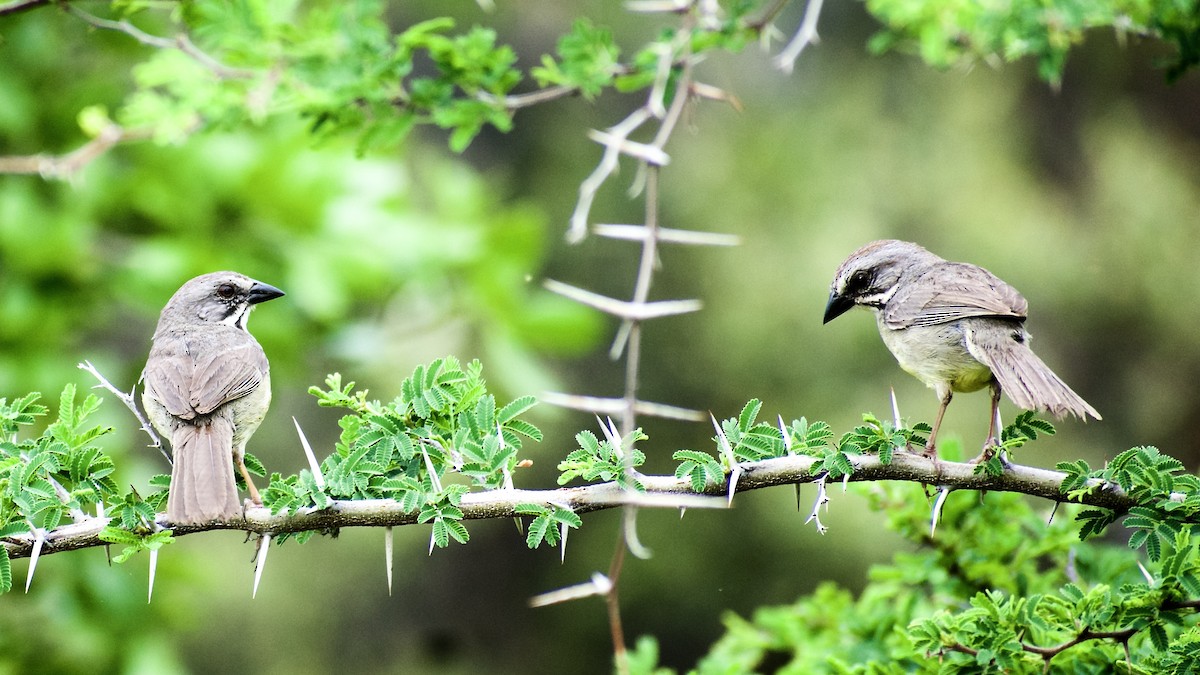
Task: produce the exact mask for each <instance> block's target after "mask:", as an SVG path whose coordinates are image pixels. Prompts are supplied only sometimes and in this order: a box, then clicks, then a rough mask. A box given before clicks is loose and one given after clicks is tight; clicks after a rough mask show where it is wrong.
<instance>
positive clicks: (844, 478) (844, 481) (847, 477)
mask: <svg viewBox="0 0 1200 675" xmlns="http://www.w3.org/2000/svg"><path fill="white" fill-rule="evenodd" d="M849 487H850V474H846V475H845V476H842V494H846V490H847V489H848V488H849Z"/></svg>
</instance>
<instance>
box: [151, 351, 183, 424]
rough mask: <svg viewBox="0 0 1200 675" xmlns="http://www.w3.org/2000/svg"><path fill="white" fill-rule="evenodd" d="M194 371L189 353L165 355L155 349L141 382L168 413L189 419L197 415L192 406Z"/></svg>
mask: <svg viewBox="0 0 1200 675" xmlns="http://www.w3.org/2000/svg"><path fill="white" fill-rule="evenodd" d="M156 352H158V353H156ZM192 370H193V361H192V359H191V358H190V357H189V356H188V355H187V354H164V353H161V352H159V350H157V349H155V350H151V352H150V358H149V359H148V360H147V361H146V369H145V370H143V371H142V379H143V380H144V381H145V387H146V389H148V390H149V391H150V393H151V395H152V396H153V397H154V399H156V400H157V401H158V402H159V403H161V404H162V405H163V407H164V408H166V409H167V412H169V413H171V414H172V415H174V416H175V417H179V418H182V419H185V420H190V419H192V418H193V417H195V416H196V411H195V410H193V409H192V404H191V398H192V397H191V391H190V385H191V381H192Z"/></svg>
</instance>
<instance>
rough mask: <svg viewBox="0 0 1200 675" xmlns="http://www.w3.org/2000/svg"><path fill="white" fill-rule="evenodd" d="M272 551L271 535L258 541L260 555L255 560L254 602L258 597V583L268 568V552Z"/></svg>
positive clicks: (252, 592) (252, 596)
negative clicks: (264, 570)
mask: <svg viewBox="0 0 1200 675" xmlns="http://www.w3.org/2000/svg"><path fill="white" fill-rule="evenodd" d="M270 549H271V535H270V534H264V535H263V536H261V537H259V539H258V555H256V556H255V557H254V558H255V559H254V590H253V591H251V592H250V599H251V600H253V599H254V598H255V597H256V596H257V595H258V582H259V581H261V580H262V573H263V568H264V567H266V566H267V551H269V550H270Z"/></svg>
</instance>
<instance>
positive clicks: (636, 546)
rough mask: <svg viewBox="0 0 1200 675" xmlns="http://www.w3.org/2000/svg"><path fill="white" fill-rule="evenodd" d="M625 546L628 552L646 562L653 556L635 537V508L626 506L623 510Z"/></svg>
mask: <svg viewBox="0 0 1200 675" xmlns="http://www.w3.org/2000/svg"><path fill="white" fill-rule="evenodd" d="M625 544H626V545H627V546H629V552H630V553H632V554H633V555H635V556H637V557H638V558H641V559H642V560H648V559H649V558H650V556H651V555H653V554H652V553H651V551H650V549H648V548H646V547H645V546H642V542H641V541H640V540H639V539H638V536H637V507H634V506H628V507H626V508H625Z"/></svg>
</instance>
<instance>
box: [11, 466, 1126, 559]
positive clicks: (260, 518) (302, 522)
mask: <svg viewBox="0 0 1200 675" xmlns="http://www.w3.org/2000/svg"><path fill="white" fill-rule="evenodd" d="M818 461H820V460H819V459H818V458H815V457H809V456H801V455H794V456H788V457H779V458H775V459H767V460H762V461H759V462H749V463H745V464H742V465H740V467H741V469H742V472H741V478H740V479H739V481H738V484H737V491H738V492H744V491H746V490H757V489H760V488H767V487H773V486H776V485H792V484H803V483H807V482H811V481H813V480H815V479H816V478H817V477H816V476H814V475H812V467H813V465H814V464H815V463H816V462H818ZM856 464H857V468H856V469H855V471H854V473H853V474H852V475H851V476H850V477H849V480H850V481H851V482H868V481H888V480H895V481H906V482H915V483H923V484H926V485H937V486H944V487H946V488H948V489H951V490H987V491H995V492H1018V493H1022V494H1027V495H1032V496H1035V497H1042V498H1044V499H1050V500H1053V501H1056V502H1062V501H1067V498H1066V495H1065V494H1063V493H1062V492H1060V491H1059V486H1060V485H1061V484H1062V482H1063V479H1064V478H1066V474H1064V473H1062V472H1059V471H1051V470H1048V469H1040V468H1037V467H1031V466H1021V465H1015V464H1014V465H1012V466H1011V467H1010V468H1008V469H1007V470H1005V472H1004V473H1003V474H1001V475H999V476H987V475H982V474H976V473H975V465H972V464H965V463H960V462H947V461H940V462H938V463H937V464H934V463H933V462H931V461H930V460H929V459H927V458H925V457H923V456H921V455H918V454H914V453H896V454H895V456H894V457H893V458H892V462H891V463H890V464H886V465H885V464H883V463H882V462H880V460H879V457H878V456H876V455H862V456H860V457H857V458H856ZM639 480H640V481H641V483H642V484H643V485H644V486H645V492H644V493H631V492H630V491H628V490H623V489H621V488H620V487H618V486H617V484H616V483H615V482H609V483H598V484H594V485H585V486H580V487H566V488H558V489H549V490H490V491H487V492H473V493H468V494H466V495H464V496H463V498H462V503H461V504H460V508H461V509H462V512H463V517H464V518H465V519H469V520H482V519H491V518H505V519H507V518H513V517H516V516H517V515H518V514H517V512H516V507H517V505H519V504H540V505H544V506H566V507H569V508H570V509H571V510H573V511H575V512H576V513H586V512H590V511H599V510H603V509H611V508H617V507H621V506H628V505H635V506H639V507H653V506H661V507H668V508H679V507H680V506H688V507H692V506H717V505H718V504H717V503H716V502H715V501H713V500H711V499H706V500H703V501H693V500H696V499H698V498H699V497H719V496H724V495H725V494H726V490H727V486H726V485H725V484H724V483H712V484H710V485H708V486H707V487H706V488H705V489H704V490H703V491H702V492H700V493H697V492H695V491H693V490H692V489H691V484H690V482H689V481H688V480H687V479H681V478H676V477H675V476H639ZM719 501H720V502H721V504H724V502H725V500H724V499H721V500H719ZM1080 503H1083V504H1086V505H1089V506H1095V507H1100V508H1105V509H1111V510H1113V511H1117V512H1124V511H1127V510H1128V509H1129V508H1130V507H1132V506H1134V505H1135V504H1136V502H1135V501H1134V500H1133V499H1132V498H1130V497H1129V496H1128V495H1127V494H1125V493H1124V492H1123V491H1121V490H1120V489H1119V488H1118V487H1116V486H1115V485H1100V486H1097V487H1096V488H1095V489H1093V490H1092V491H1090V492H1088V493H1087V494H1085V495H1084V496H1083V497H1082V499H1081V500H1080ZM417 516H418V514H417V512H415V511H405V510H404V509H403V508H401V506H400V503H399V502H397V501H395V500H390V499H370V500H360V501H335V502H334V503H333V504H332V505H331V506H330V507H329V508H326V509H321V510H315V509H301V510H300V511H299V512H298V513H295V514H291V515H289V514H272V513H271V512H270V510H269V509H267V508H264V507H251V508H248V509H247V510H246V514H245V517H244V518H239V519H235V520H229V521H223V522H215V523H209V524H205V525H187V526H184V525H180V526H177V527H173V528H172V529H174V531H175V534H176V536H182V535H187V534H195V533H198V532H207V531H209V530H242V531H245V532H250V533H254V534H268V533H269V534H274V535H278V534H284V533H289V532H306V531H318V532H319V531H328V530H333V529H337V528H343V527H393V526H398V525H416V524H418V522H417ZM108 522H109V521H108V519H107V518H90V519H88V520H85V521H83V522H79V523H72V524H70V525H64V526H62V527H59V528H57V529H55V530H52V531H50V532H49V533H47V534H46V536H45V541H44V543H43V546H42V551H41V553H42V555H46V554H50V553H60V552H63V551H71V550H75V549H80V548H88V547H92V546H102V545H104V544H105V543H106V542H104V541H102V540H101V539H100V538H99V536H98V535H99V533H100V531H101V530H103V529H104V527H105V526H106V525H107V524H108ZM160 522H161V523H162V524H163V525H164V526H167V527H170V526H171V525H170V523H168V522H166V520H165V518H164V517H162V516H161V515H160ZM33 542H34V536H33V535H32V534H20V535H13V536H10V537H7V538H6V539H5V540H4V541H2V542H0V543H3V545H4V547H5V548H6V549H8V554H9V556H10V557H14V558H24V557H28V556H29V554H30V552H31V551H32V550H33Z"/></svg>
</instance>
